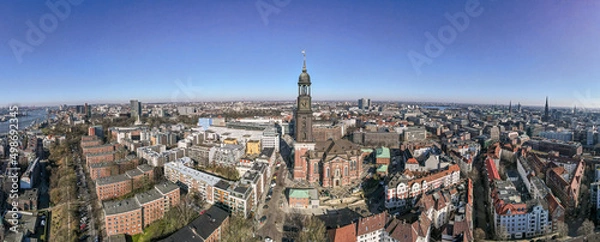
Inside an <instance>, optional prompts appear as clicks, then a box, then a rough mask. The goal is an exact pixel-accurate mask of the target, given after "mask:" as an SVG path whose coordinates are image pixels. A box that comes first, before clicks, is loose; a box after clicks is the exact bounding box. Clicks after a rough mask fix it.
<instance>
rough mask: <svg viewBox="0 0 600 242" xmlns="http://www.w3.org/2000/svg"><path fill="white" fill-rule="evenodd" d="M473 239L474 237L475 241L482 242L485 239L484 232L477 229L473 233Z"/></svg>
mask: <svg viewBox="0 0 600 242" xmlns="http://www.w3.org/2000/svg"><path fill="white" fill-rule="evenodd" d="M473 237H475V241H482V240H484V239H485V231H483V229H481V228H477V229H476V230H475V232H474V233H473Z"/></svg>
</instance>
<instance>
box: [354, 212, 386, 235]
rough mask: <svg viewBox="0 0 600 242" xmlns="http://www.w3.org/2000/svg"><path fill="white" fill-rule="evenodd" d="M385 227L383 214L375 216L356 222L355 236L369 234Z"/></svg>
mask: <svg viewBox="0 0 600 242" xmlns="http://www.w3.org/2000/svg"><path fill="white" fill-rule="evenodd" d="M384 227H385V213H380V214H376V215H373V216H370V217H366V218H360V219H359V220H358V228H357V233H356V236H361V235H365V234H369V233H371V232H374V231H377V230H380V229H383V228H384Z"/></svg>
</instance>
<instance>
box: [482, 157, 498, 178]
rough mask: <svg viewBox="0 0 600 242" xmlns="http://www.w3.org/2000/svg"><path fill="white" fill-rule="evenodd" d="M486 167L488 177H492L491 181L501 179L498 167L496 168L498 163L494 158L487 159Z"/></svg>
mask: <svg viewBox="0 0 600 242" xmlns="http://www.w3.org/2000/svg"><path fill="white" fill-rule="evenodd" d="M485 167H486V169H487V172H488V179H490V181H494V180H501V178H500V174H499V173H498V169H497V168H496V163H494V160H493V159H492V158H487V159H486V160H485Z"/></svg>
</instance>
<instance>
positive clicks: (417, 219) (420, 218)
mask: <svg viewBox="0 0 600 242" xmlns="http://www.w3.org/2000/svg"><path fill="white" fill-rule="evenodd" d="M431 230H432V228H431V220H429V218H427V216H426V215H425V214H424V213H419V214H416V216H414V218H413V219H410V220H405V219H398V218H395V217H393V216H389V214H387V213H380V214H375V215H372V216H369V217H365V218H359V219H358V221H356V222H352V223H350V224H348V225H344V226H338V227H336V228H332V229H329V230H328V231H327V237H328V239H329V241H332V242H411V241H412V242H428V241H429V239H430V237H431Z"/></svg>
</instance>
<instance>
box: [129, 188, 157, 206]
mask: <svg viewBox="0 0 600 242" xmlns="http://www.w3.org/2000/svg"><path fill="white" fill-rule="evenodd" d="M162 197H163V196H162V194H160V192H159V191H158V190H156V189H150V190H148V191H145V192H140V193H138V194H135V199H136V200H137V202H138V203H139V204H141V205H144V204H146V203H149V202H152V201H156V200H158V199H161V198H162Z"/></svg>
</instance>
